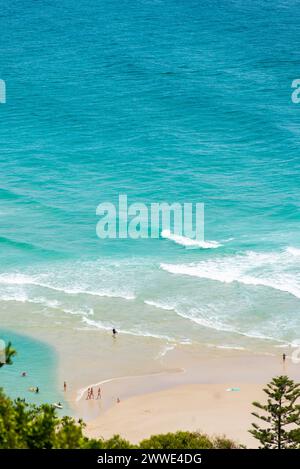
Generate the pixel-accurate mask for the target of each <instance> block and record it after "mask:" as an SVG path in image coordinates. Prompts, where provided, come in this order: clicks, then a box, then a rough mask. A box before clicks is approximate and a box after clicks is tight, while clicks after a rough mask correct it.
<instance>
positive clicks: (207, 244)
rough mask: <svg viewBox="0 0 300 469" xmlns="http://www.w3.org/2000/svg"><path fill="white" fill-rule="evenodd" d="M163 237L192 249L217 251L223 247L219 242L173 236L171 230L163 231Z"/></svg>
mask: <svg viewBox="0 0 300 469" xmlns="http://www.w3.org/2000/svg"><path fill="white" fill-rule="evenodd" d="M161 237H162V238H165V239H169V240H170V241H173V242H174V243H176V244H180V245H181V246H185V247H191V248H201V249H216V248H218V247H220V246H222V244H220V243H218V242H217V241H200V240H197V239H191V238H187V237H186V236H180V235H176V234H172V233H171V232H170V231H169V230H163V231H162V232H161Z"/></svg>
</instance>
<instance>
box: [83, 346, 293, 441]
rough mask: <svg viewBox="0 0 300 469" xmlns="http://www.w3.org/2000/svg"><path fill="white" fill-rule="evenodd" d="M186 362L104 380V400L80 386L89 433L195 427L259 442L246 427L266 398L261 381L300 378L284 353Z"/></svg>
mask: <svg viewBox="0 0 300 469" xmlns="http://www.w3.org/2000/svg"><path fill="white" fill-rule="evenodd" d="M185 358H186V354H183V353H182V352H181V353H178V352H177V353H172V352H171V353H170V354H169V357H166V362H168V365H169V366H170V364H172V363H173V361H174V360H175V361H176V362H177V364H180V365H182V364H183V361H184V359H185ZM180 359H181V361H180ZM186 363H187V362H186ZM188 363H189V364H190V366H189V367H188V368H186V369H184V368H178V369H177V370H176V369H173V370H171V369H170V370H169V372H165V373H156V374H153V375H145V376H135V377H127V378H126V377H124V378H122V379H116V380H112V381H108V382H104V383H100V384H99V385H96V386H95V390H96V389H97V387H98V386H100V387H101V390H102V395H103V399H102V400H101V402H100V401H97V400H94V401H86V400H85V395H86V394H85V393H84V392H83V390H81V395H78V396H77V401H76V404H75V407H76V408H77V410H76V412H77V413H79V414H80V415H82V416H83V417H84V418H85V420H86V421H87V428H86V434H87V435H88V436H90V437H94V438H99V437H104V438H108V437H111V436H112V435H114V434H120V435H121V436H123V437H124V438H126V439H128V440H129V441H131V442H133V443H138V442H140V441H141V440H142V439H144V438H147V437H149V436H151V435H153V434H157V433H166V432H174V431H177V430H191V431H201V432H204V433H207V434H209V435H226V436H227V437H229V438H232V439H234V440H235V441H237V442H239V443H241V444H243V445H246V446H247V447H248V448H256V447H257V446H258V442H257V441H255V440H254V439H253V438H252V436H251V435H250V434H249V432H248V430H249V429H250V428H251V422H253V421H255V418H254V417H253V416H252V415H251V411H253V407H252V402H253V401H255V400H259V401H260V402H264V401H265V394H264V392H263V387H264V386H265V384H266V383H267V382H268V381H269V380H270V379H271V378H272V377H273V376H277V375H280V374H284V373H287V374H288V375H289V376H291V377H293V378H294V379H298V380H299V371H300V370H298V369H297V366H296V365H293V364H292V363H291V362H290V361H287V363H286V364H285V365H283V364H282V362H281V356H280V354H279V355H278V356H275V357H274V356H266V355H265V356H261V355H257V356H255V355H252V356H247V355H241V354H237V353H236V354H232V353H231V355H228V354H227V356H226V355H225V356H224V355H223V356H221V357H210V358H209V359H206V360H205V361H201V360H200V359H198V361H197V360H196V362H195V357H193V359H192V358H191V357H190V361H189V362H188ZM191 364H192V366H191ZM225 377H227V380H226V379H224V378H225ZM153 389H156V390H154V391H151V390H153ZM80 396H81V398H80ZM118 398H119V399H120V402H117V399H118ZM93 415H97V417H95V418H93Z"/></svg>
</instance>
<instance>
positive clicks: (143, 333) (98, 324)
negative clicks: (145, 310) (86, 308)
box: [82, 317, 174, 342]
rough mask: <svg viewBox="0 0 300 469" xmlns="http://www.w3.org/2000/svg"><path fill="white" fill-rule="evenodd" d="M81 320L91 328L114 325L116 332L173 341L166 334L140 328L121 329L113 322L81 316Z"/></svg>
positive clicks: (106, 327) (103, 327)
mask: <svg viewBox="0 0 300 469" xmlns="http://www.w3.org/2000/svg"><path fill="white" fill-rule="evenodd" d="M82 322H84V323H86V324H88V325H89V326H92V327H93V328H97V329H103V330H105V331H111V330H112V329H113V327H115V328H117V330H118V332H119V333H121V334H125V335H133V336H136V337H151V338H153V339H159V340H167V341H168V342H174V339H173V338H172V337H168V336H166V335H161V334H154V333H152V332H148V331H140V330H135V329H133V330H127V329H121V328H119V327H116V325H115V324H108V323H103V322H102V321H95V320H93V319H89V318H87V317H83V318H82Z"/></svg>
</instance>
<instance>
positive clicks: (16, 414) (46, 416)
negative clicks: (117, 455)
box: [0, 389, 237, 449]
mask: <svg viewBox="0 0 300 469" xmlns="http://www.w3.org/2000/svg"><path fill="white" fill-rule="evenodd" d="M84 426H85V425H84V423H83V422H82V420H79V421H78V422H77V421H76V420H75V419H74V418H72V417H62V418H60V417H58V416H57V411H56V409H55V408H54V407H53V406H51V405H49V404H42V405H40V406H36V405H34V404H28V403H26V402H25V400H23V399H16V400H12V399H10V398H9V397H7V396H6V395H5V394H4V393H3V391H2V390H1V389H0V448H1V449H14V448H15V449H79V448H81V449H133V448H141V449H213V448H236V447H237V446H236V444H235V443H234V442H232V441H231V440H228V439H226V438H222V437H218V438H209V437H208V436H207V435H205V434H201V433H197V432H176V433H167V434H165V435H154V436H152V437H151V438H148V439H145V440H143V441H142V442H141V443H140V444H139V445H137V446H135V445H132V444H131V443H129V441H127V440H125V439H124V438H122V437H120V436H119V435H114V436H113V437H112V438H109V439H107V440H105V439H102V438H100V439H92V438H91V439H89V438H87V437H86V436H84V434H83V430H84Z"/></svg>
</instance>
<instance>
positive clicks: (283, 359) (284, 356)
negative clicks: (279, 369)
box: [282, 353, 286, 363]
mask: <svg viewBox="0 0 300 469" xmlns="http://www.w3.org/2000/svg"><path fill="white" fill-rule="evenodd" d="M285 360H286V354H285V353H283V354H282V361H283V363H285Z"/></svg>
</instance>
